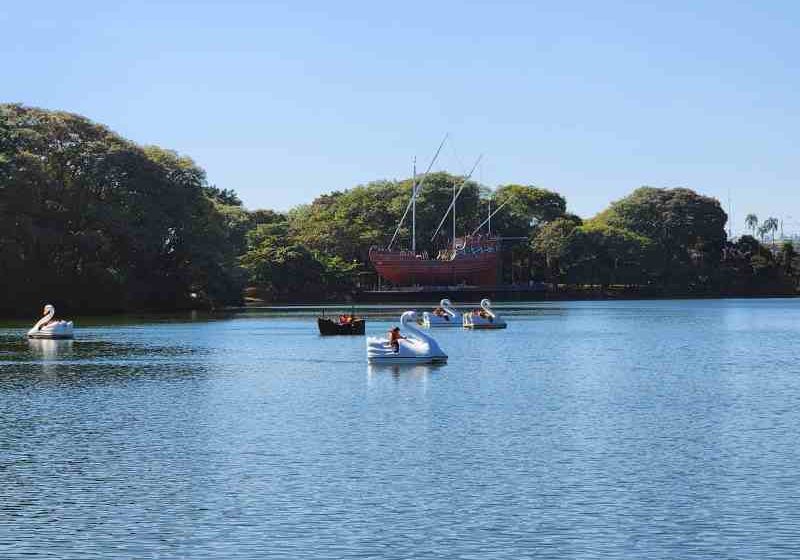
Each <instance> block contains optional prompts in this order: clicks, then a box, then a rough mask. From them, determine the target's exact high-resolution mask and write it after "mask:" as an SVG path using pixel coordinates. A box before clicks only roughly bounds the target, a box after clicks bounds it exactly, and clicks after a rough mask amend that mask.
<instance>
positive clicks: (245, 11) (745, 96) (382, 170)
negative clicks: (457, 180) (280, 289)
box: [0, 0, 800, 230]
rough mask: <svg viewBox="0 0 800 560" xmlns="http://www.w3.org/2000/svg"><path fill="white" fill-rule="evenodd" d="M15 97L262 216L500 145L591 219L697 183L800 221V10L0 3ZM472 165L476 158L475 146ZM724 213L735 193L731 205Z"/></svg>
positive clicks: (503, 155)
mask: <svg viewBox="0 0 800 560" xmlns="http://www.w3.org/2000/svg"><path fill="white" fill-rule="evenodd" d="M0 27H1V28H2V29H3V35H2V43H0V44H2V49H3V51H2V52H3V57H2V60H3V72H2V75H3V79H2V81H3V88H2V94H3V97H4V100H6V101H18V102H23V103H25V104H29V105H35V106H40V107H45V108H52V109H64V110H68V111H73V112H77V113H81V114H84V115H86V116H88V117H90V118H92V119H94V120H96V121H99V122H102V123H104V124H107V125H108V126H110V127H111V128H112V129H114V130H116V131H117V132H119V133H120V134H122V135H123V136H126V137H128V138H130V139H132V140H134V141H136V142H139V143H148V144H158V145H160V146H164V147H168V148H173V149H176V150H178V151H180V152H181V153H184V154H187V155H189V156H191V157H192V158H194V159H195V160H196V161H197V162H198V163H199V164H200V165H201V166H203V167H204V168H205V169H206V170H207V172H208V176H209V179H210V180H211V181H212V182H214V183H216V184H217V185H219V186H221V187H230V188H234V189H236V190H237V191H238V192H239V193H240V195H241V196H242V198H243V199H244V201H245V204H246V205H247V206H248V207H250V208H257V207H269V208H276V209H287V208H289V207H291V206H292V205H295V204H298V203H302V202H308V201H310V200H311V199H312V198H313V197H314V196H315V195H317V194H319V193H322V192H327V191H330V190H332V189H341V188H345V187H348V186H352V185H355V184H358V183H362V182H367V181H369V180H372V179H378V178H400V177H404V176H407V175H408V173H409V167H410V160H411V157H412V156H413V155H417V156H418V157H419V159H420V161H423V160H427V159H428V158H429V157H430V156H431V154H432V152H433V150H434V149H435V147H436V145H437V144H438V142H439V140H440V138H441V136H442V135H443V134H444V132H447V131H449V132H450V133H451V135H452V137H453V148H454V149H453V148H450V149H448V150H445V151H444V152H443V153H444V158H443V160H442V166H444V167H447V168H448V169H449V170H450V171H454V172H462V171H464V167H468V166H469V164H470V160H472V159H473V158H474V157H476V156H477V155H478V154H479V153H481V152H483V153H485V158H486V162H485V165H484V166H483V168H482V170H481V173H480V177H479V178H482V179H483V181H484V182H485V183H487V184H489V185H497V184H501V183H507V182H519V183H525V184H536V185H539V186H543V187H547V188H551V189H554V190H556V191H558V192H560V193H562V194H564V195H565V196H566V197H567V200H568V203H569V206H570V209H571V210H572V211H574V212H577V213H578V214H581V215H583V216H589V215H592V214H594V213H595V212H597V211H599V210H601V209H602V208H604V207H605V206H606V205H607V204H608V202H609V201H611V200H614V199H617V198H620V197H622V196H624V195H625V194H627V193H628V192H630V191H631V190H632V189H633V188H635V187H637V186H639V185H643V184H648V185H652V186H664V187H667V186H669V187H671V186H686V187H691V188H694V189H696V190H698V191H700V192H702V193H705V194H709V195H713V196H717V197H718V198H720V199H722V200H723V201H726V200H727V197H728V191H729V189H730V192H731V194H732V197H733V201H734V215H735V217H736V220H735V223H736V225H737V229H739V230H741V228H742V223H743V219H744V215H745V213H746V212H748V211H754V212H756V213H758V214H759V216H761V217H766V216H767V215H769V214H771V215H775V216H778V217H783V218H785V219H786V220H787V223H788V224H794V225H793V226H792V227H791V228H790V227H788V226H787V229H794V230H800V157H798V156H800V154H799V153H798V151H799V150H800V148H799V146H800V142H799V141H798V140H799V138H798V135H800V95H798V92H800V56H798V55H799V54H800V39H799V38H798V37H799V36H800V33H798V31H797V30H798V29H800V3H797V2H789V1H787V2H781V1H773V2H759V3H756V2H752V3H746V2H730V1H725V2H716V1H708V2H675V1H672V2H617V1H607V2H594V1H585V2H551V1H548V2H488V1H485V2H463V1H461V2H450V1H441V2H436V3H431V2H417V1H411V2H400V3H386V2H347V1H342V2H321V1H314V2H264V1H256V0H252V1H247V2H245V1H239V0H233V1H228V2H221V1H220V2H204V1H191V2H190V1H185V2H180V1H159V2H154V1H149V0H143V1H138V2H108V1H102V2H100V1H93V2H80V1H78V2H64V1H58V2H55V1H44V2H4V3H3V4H2V7H0ZM459 158H460V160H461V161H462V162H463V163H458V159H459ZM726 204H727V203H726Z"/></svg>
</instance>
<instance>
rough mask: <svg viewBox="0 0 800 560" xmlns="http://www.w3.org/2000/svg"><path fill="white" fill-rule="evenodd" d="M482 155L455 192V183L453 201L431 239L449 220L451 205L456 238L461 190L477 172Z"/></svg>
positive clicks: (454, 246) (434, 237)
mask: <svg viewBox="0 0 800 560" xmlns="http://www.w3.org/2000/svg"><path fill="white" fill-rule="evenodd" d="M482 157H483V154H481V155H480V156H478V159H477V160H476V161H475V165H473V166H472V169H470V171H469V174H468V175H467V176H466V177H464V179H463V180H462V181H461V184H460V185H459V187H458V192H455V190H456V185H455V183H454V184H453V201H452V202H451V203H450V206H448V207H447V210H445V211H444V215H443V216H442V221H440V222H439V225H438V226H437V228H436V231H434V232H433V235H431V241H433V240H434V239H436V234H437V233H439V230H440V229H442V226H443V225H444V222H445V220H447V216H449V215H450V208H451V207H452V208H453V239H454V240H455V236H456V201H457V200H458V197H459V196H461V191H463V190H464V187H466V186H467V181H469V179H470V177H472V174H473V173H475V168H476V167H478V163H480V161H481V158H482ZM455 248H456V244H455V241H453V249H455Z"/></svg>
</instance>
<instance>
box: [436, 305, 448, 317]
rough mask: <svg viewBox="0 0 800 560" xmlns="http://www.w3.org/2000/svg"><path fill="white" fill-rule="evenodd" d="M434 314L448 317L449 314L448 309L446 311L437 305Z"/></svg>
mask: <svg viewBox="0 0 800 560" xmlns="http://www.w3.org/2000/svg"><path fill="white" fill-rule="evenodd" d="M433 314H434V315H436V316H437V317H447V316H448V315H447V311H445V310H444V309H443V308H441V307H437V308H436V309H434V310H433Z"/></svg>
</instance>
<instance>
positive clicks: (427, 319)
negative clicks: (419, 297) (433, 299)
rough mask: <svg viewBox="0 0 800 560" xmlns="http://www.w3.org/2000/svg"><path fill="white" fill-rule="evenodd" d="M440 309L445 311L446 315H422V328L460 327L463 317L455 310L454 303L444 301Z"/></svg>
mask: <svg viewBox="0 0 800 560" xmlns="http://www.w3.org/2000/svg"><path fill="white" fill-rule="evenodd" d="M439 307H440V308H441V309H443V310H444V315H438V314H436V313H429V312H427V311H426V312H425V313H423V314H422V326H424V327H428V328H431V327H460V326H461V321H462V318H461V317H462V315H461V313H459V312H458V311H456V310H455V309H453V302H451V301H450V300H449V299H446V298H445V299H443V300H441V301H440V302H439Z"/></svg>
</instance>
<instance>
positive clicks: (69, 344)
mask: <svg viewBox="0 0 800 560" xmlns="http://www.w3.org/2000/svg"><path fill="white" fill-rule="evenodd" d="M27 341H28V350H29V351H30V353H31V354H32V355H33V356H34V357H36V358H42V359H44V360H58V359H61V358H64V357H67V356H72V355H73V353H74V352H73V348H74V345H73V343H74V342H75V341H74V340H47V339H35V338H29V339H27Z"/></svg>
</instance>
